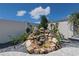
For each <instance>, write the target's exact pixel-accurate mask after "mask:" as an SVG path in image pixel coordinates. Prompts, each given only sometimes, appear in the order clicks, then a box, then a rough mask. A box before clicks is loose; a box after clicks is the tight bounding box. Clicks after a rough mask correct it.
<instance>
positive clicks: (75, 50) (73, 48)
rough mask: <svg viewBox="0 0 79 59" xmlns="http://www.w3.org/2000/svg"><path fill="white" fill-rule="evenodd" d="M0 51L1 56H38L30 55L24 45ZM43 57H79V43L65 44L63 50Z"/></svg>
mask: <svg viewBox="0 0 79 59" xmlns="http://www.w3.org/2000/svg"><path fill="white" fill-rule="evenodd" d="M15 47H16V48H14V46H11V47H7V48H4V49H0V55H1V56H35V55H36V54H29V53H28V52H27V51H26V50H25V47H24V43H23V44H18V45H16V46H15ZM39 55H41V56H79V41H70V43H63V44H62V48H61V49H59V50H57V51H54V52H50V53H48V54H39Z"/></svg>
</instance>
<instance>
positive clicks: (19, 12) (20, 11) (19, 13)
mask: <svg viewBox="0 0 79 59" xmlns="http://www.w3.org/2000/svg"><path fill="white" fill-rule="evenodd" d="M25 14H26V11H25V10H19V11H17V14H16V16H24V15H25Z"/></svg>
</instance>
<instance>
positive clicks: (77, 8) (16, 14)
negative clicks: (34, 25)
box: [0, 3, 79, 22]
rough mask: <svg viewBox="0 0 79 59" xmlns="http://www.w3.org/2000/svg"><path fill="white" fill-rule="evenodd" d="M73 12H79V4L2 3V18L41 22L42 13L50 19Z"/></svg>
mask: <svg viewBox="0 0 79 59" xmlns="http://www.w3.org/2000/svg"><path fill="white" fill-rule="evenodd" d="M73 12H79V4H73V3H71V4H68V3H65V4H64V3H63V4H62V3H61V4H56V3H55V4H53V3H51V4H41V3H40V4H39V3H38V4H37V3H35V4H32V3H31V4H30V3H29V4H28V3H25V4H22V3H21V4H20V3H17V4H0V18H1V19H6V20H16V21H27V22H39V21H40V16H41V15H46V16H47V18H48V19H49V20H52V21H53V20H62V19H64V18H66V17H67V16H68V15H69V14H71V13H73Z"/></svg>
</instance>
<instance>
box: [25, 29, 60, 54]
mask: <svg viewBox="0 0 79 59" xmlns="http://www.w3.org/2000/svg"><path fill="white" fill-rule="evenodd" d="M27 39H28V40H27V41H26V44H25V46H26V49H27V51H28V52H29V53H30V54H32V53H35V54H46V53H49V52H52V51H55V50H57V49H59V48H60V45H59V44H58V40H57V39H56V38H55V37H54V35H53V33H51V32H49V30H44V29H43V28H40V30H36V31H35V30H34V32H33V33H31V34H30V35H29V37H28V38H27Z"/></svg>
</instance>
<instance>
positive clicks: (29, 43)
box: [26, 40, 31, 48]
mask: <svg viewBox="0 0 79 59" xmlns="http://www.w3.org/2000/svg"><path fill="white" fill-rule="evenodd" d="M30 45H31V41H30V40H27V41H26V47H27V48H28V47H29V46H30Z"/></svg>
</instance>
